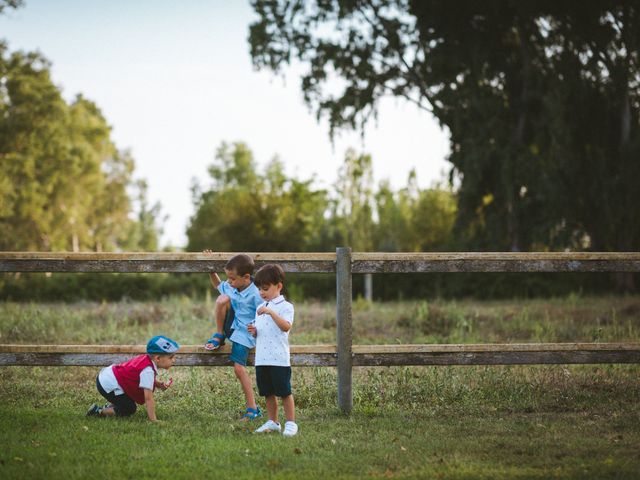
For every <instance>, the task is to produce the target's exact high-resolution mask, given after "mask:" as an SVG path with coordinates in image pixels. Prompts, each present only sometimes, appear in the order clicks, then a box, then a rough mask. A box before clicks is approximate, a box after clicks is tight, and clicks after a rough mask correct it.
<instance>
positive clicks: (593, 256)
mask: <svg viewBox="0 0 640 480" xmlns="http://www.w3.org/2000/svg"><path fill="white" fill-rule="evenodd" d="M638 271H640V253H638V252H621V253H619V252H549V253H545V252H525V253H511V252H446V253H354V254H353V273H402V272H416V273H436V272H439V273H446V272H449V273H456V272H458V273H460V272H638Z"/></svg>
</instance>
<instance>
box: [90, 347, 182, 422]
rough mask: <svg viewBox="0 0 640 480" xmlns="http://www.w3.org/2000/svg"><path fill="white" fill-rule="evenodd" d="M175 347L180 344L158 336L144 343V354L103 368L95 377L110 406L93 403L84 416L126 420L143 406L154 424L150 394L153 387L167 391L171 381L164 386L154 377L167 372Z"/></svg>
mask: <svg viewBox="0 0 640 480" xmlns="http://www.w3.org/2000/svg"><path fill="white" fill-rule="evenodd" d="M178 348H180V345H178V343H177V342H175V341H174V340H171V339H170V338H168V337H164V336H162V335H158V336H155V337H153V338H152V339H151V340H149V343H147V353H146V354H144V355H139V356H137V357H135V358H133V359H131V360H129V361H128V362H124V363H120V364H117V365H110V366H108V367H105V368H103V369H102V370H101V371H100V373H99V374H98V377H97V378H96V387H97V389H98V392H99V393H100V395H102V396H103V397H104V398H106V399H107V401H108V402H109V403H108V404H106V405H105V406H104V407H99V406H98V405H96V404H95V403H94V404H93V405H91V407H90V408H89V411H88V412H87V415H88V416H97V417H113V416H116V417H127V416H129V415H133V414H134V413H135V412H136V409H137V408H138V407H137V405H136V404H138V405H142V404H144V405H145V406H146V408H147V416H148V417H149V420H151V421H152V422H155V421H157V420H158V419H157V417H156V406H155V400H154V398H153V392H154V390H155V389H156V387H157V388H159V389H160V390H166V389H167V388H169V387H170V386H171V383H172V381H171V380H169V382H167V383H163V382H161V381H159V380H158V379H157V378H156V376H157V374H158V368H163V369H166V370H168V369H170V368H171V367H172V366H173V362H174V361H175V356H176V355H175V353H176V352H177V351H178Z"/></svg>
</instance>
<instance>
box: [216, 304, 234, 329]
mask: <svg viewBox="0 0 640 480" xmlns="http://www.w3.org/2000/svg"><path fill="white" fill-rule="evenodd" d="M230 307H231V299H230V298H229V296H228V295H219V296H218V298H216V306H215V310H214V311H215V315H216V333H221V334H224V319H225V318H226V317H227V312H228V311H229V308H230Z"/></svg>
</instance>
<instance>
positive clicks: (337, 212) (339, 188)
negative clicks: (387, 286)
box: [333, 149, 374, 252]
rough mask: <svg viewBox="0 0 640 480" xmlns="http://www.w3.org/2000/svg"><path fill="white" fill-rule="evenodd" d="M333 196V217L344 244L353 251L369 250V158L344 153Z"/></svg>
mask: <svg viewBox="0 0 640 480" xmlns="http://www.w3.org/2000/svg"><path fill="white" fill-rule="evenodd" d="M335 193H336V198H335V199H334V208H333V217H334V218H335V220H336V222H337V225H338V229H339V231H340V234H341V237H342V240H343V242H345V244H346V245H348V246H350V247H351V248H352V249H353V250H355V251H359V252H366V251H371V250H372V249H373V238H372V233H373V224H374V219H373V170H372V165H371V155H365V154H363V155H358V154H356V152H355V151H354V150H352V149H349V150H347V152H346V153H345V158H344V164H343V165H342V167H341V168H340V171H339V172H338V180H337V182H336V184H335Z"/></svg>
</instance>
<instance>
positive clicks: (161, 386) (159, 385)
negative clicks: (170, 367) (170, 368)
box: [156, 378, 173, 390]
mask: <svg viewBox="0 0 640 480" xmlns="http://www.w3.org/2000/svg"><path fill="white" fill-rule="evenodd" d="M171 385H173V378H170V379H169V381H168V382H156V387H157V388H159V389H160V390H166V389H168V388H169V387H170V386H171Z"/></svg>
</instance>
